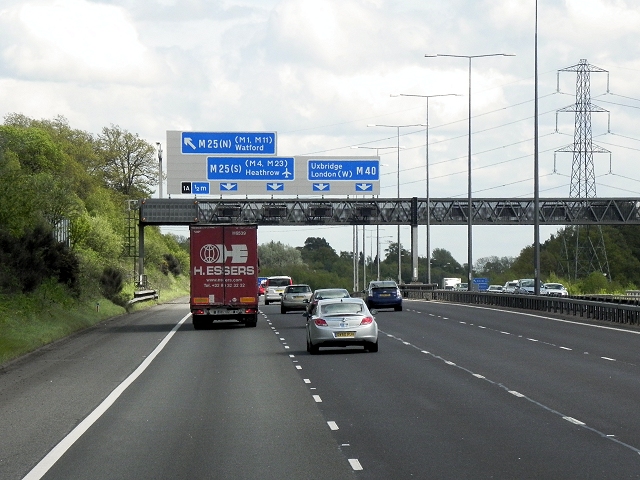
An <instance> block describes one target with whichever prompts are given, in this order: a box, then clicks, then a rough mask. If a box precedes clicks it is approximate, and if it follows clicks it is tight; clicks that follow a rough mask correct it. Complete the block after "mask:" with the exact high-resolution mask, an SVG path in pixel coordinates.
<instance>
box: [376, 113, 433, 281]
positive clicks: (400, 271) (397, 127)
mask: <svg viewBox="0 0 640 480" xmlns="http://www.w3.org/2000/svg"><path fill="white" fill-rule="evenodd" d="M425 126H426V125H424V124H423V123H412V124H409V125H379V124H369V125H367V127H391V128H395V129H396V130H397V133H398V135H397V138H398V144H397V146H396V148H397V149H398V172H397V186H398V197H397V198H398V200H399V199H400V129H401V128H404V127H425ZM400 284H402V248H401V247H400V224H399V223H398V285H400Z"/></svg>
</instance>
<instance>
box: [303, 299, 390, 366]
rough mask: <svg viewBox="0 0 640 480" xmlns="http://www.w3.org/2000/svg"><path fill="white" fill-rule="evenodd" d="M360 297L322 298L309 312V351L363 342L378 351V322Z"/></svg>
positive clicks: (314, 351)
mask: <svg viewBox="0 0 640 480" xmlns="http://www.w3.org/2000/svg"><path fill="white" fill-rule="evenodd" d="M375 313H376V311H375V310H372V311H369V309H368V308H367V305H366V303H365V302H364V300H362V299H361V298H335V299H327V300H320V301H318V303H317V304H316V305H315V306H314V307H313V309H312V310H311V313H308V314H306V315H307V351H308V352H309V353H311V354H312V355H315V354H317V353H318V352H319V348H320V347H346V346H350V345H362V346H363V347H364V348H365V350H367V351H369V352H377V351H378V324H377V323H376V321H375V319H374V318H373V315H374V314H375Z"/></svg>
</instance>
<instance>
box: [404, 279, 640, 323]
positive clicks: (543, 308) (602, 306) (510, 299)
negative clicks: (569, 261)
mask: <svg viewBox="0 0 640 480" xmlns="http://www.w3.org/2000/svg"><path fill="white" fill-rule="evenodd" d="M400 290H401V291H402V296H403V297H404V298H406V299H409V300H411V299H421V300H438V301H443V302H455V303H468V304H473V305H489V306H494V307H503V308H513V309H520V310H532V311H536V312H549V313H555V314H559V315H571V316H574V317H580V318H585V319H592V320H598V321H604V322H612V323H619V324H625V325H640V305H638V302H637V299H633V300H631V301H629V302H620V301H619V300H618V301H613V302H612V301H611V300H609V299H606V298H601V299H598V300H585V299H583V298H574V297H547V296H535V295H514V294H508V293H484V292H455V291H448V290H430V289H422V288H415V286H410V285H405V286H401V287H400Z"/></svg>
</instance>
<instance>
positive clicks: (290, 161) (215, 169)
mask: <svg viewBox="0 0 640 480" xmlns="http://www.w3.org/2000/svg"><path fill="white" fill-rule="evenodd" d="M207 180H210V181H211V180H223V181H229V180H267V181H269V182H274V183H275V182H281V181H283V180H289V181H291V180H295V165H294V157H264V158H260V157H207Z"/></svg>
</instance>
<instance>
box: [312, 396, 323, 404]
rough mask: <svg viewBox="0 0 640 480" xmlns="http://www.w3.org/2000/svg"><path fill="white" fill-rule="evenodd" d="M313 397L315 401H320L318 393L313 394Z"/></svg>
mask: <svg viewBox="0 0 640 480" xmlns="http://www.w3.org/2000/svg"><path fill="white" fill-rule="evenodd" d="M313 399H314V400H315V401H316V402H317V403H322V399H321V398H320V395H313Z"/></svg>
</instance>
